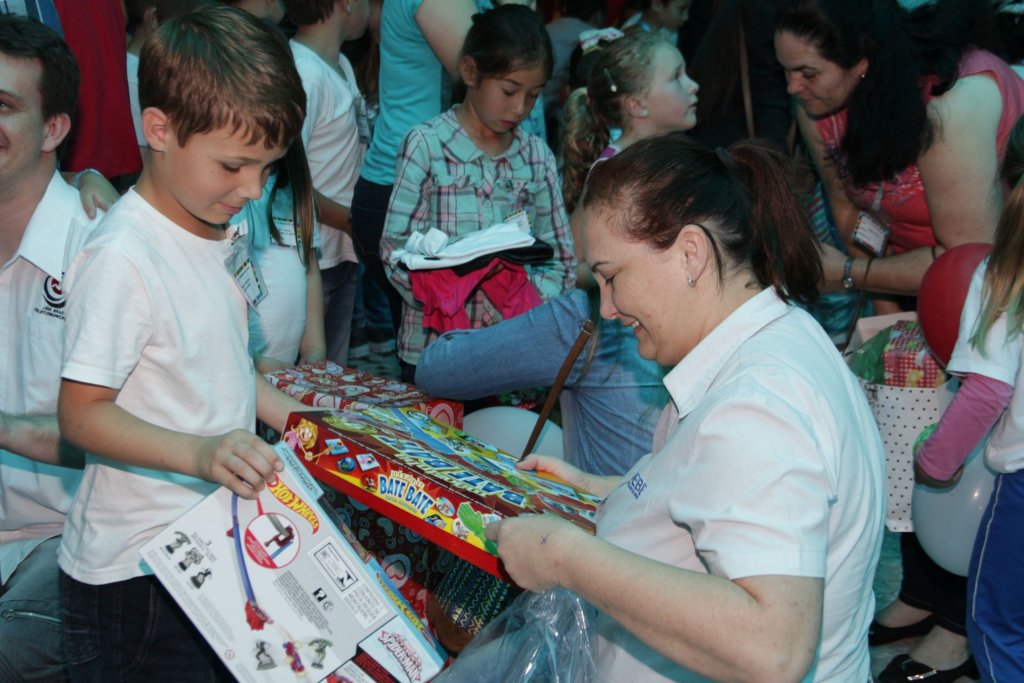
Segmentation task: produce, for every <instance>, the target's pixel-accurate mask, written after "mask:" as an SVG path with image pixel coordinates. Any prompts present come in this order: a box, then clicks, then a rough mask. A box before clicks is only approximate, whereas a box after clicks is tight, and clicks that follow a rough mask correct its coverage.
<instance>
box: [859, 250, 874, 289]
mask: <svg viewBox="0 0 1024 683" xmlns="http://www.w3.org/2000/svg"><path fill="white" fill-rule="evenodd" d="M874 262H875V257H874V256H869V257H868V264H867V265H866V266H864V278H863V279H862V280H861V281H860V288H861V289H867V288H868V273H870V272H871V264H872V263H874Z"/></svg>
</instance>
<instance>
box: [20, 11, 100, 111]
mask: <svg viewBox="0 0 1024 683" xmlns="http://www.w3.org/2000/svg"><path fill="white" fill-rule="evenodd" d="M0 53H2V54H4V55H6V56H7V57H13V58H15V59H36V60H39V63H40V64H41V65H42V67H43V75H42V77H41V78H40V79H39V93H40V95H41V96H42V100H43V120H48V119H50V118H53V117H54V116H56V115H57V114H67V115H68V116H72V115H74V113H75V105H76V104H78V82H79V78H80V77H79V73H78V61H77V60H76V59H75V56H74V55H73V54H72V53H71V49H70V48H69V47H68V44H67V43H65V42H64V39H63V38H61V37H60V36H59V35H58V34H57V32H56V31H54V30H53V29H51V28H50V27H48V26H46V25H45V24H41V23H39V22H38V21H36V20H34V19H29V18H28V17H23V16H18V15H14V14H0Z"/></svg>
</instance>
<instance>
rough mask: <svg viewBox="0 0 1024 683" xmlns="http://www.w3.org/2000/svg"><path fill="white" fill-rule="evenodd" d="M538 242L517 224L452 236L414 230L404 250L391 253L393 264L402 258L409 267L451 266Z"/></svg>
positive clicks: (428, 268)
mask: <svg viewBox="0 0 1024 683" xmlns="http://www.w3.org/2000/svg"><path fill="white" fill-rule="evenodd" d="M535 241H536V239H535V238H534V236H533V235H531V234H530V233H528V232H524V231H523V230H522V229H521V228H520V227H519V226H518V225H517V224H516V223H496V224H494V225H492V226H491V227H489V228H484V229H483V230H478V231H477V232H471V233H469V234H468V235H464V236H462V237H459V238H456V239H451V238H449V237H448V235H446V234H444V233H443V232H441V231H440V230H438V229H437V228H430V229H429V230H427V231H426V232H424V233H421V232H414V233H413V234H412V235H410V236H409V239H408V240H406V243H405V248H404V249H396V250H395V251H393V252H392V253H391V258H390V262H391V264H392V265H393V264H395V263H398V262H399V261H401V262H402V263H404V264H405V267H406V268H408V269H409V270H432V269H434V268H451V267H452V266H458V265H461V264H463V263H467V262H468V261H472V260H473V259H475V258H478V257H480V256H486V255H487V254H496V253H498V252H502V251H507V250H509V249H516V248H518V247H528V246H530V245H531V244H533V243H534V242H535Z"/></svg>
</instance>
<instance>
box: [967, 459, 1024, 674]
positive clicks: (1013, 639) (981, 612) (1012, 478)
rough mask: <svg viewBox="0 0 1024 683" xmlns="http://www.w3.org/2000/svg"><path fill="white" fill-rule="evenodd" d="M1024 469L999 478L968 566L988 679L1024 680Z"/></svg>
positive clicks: (974, 623) (976, 648)
mask: <svg viewBox="0 0 1024 683" xmlns="http://www.w3.org/2000/svg"><path fill="white" fill-rule="evenodd" d="M1022 524H1024V471H1018V472H1014V473H1012V474H1000V475H999V476H998V477H996V483H995V486H994V487H993V489H992V497H991V498H990V499H989V501H988V507H987V508H986V509H985V514H984V516H983V517H982V518H981V524H980V525H979V526H978V535H977V538H976V539H975V541H974V552H973V553H972V555H971V564H970V568H969V569H968V574H967V578H968V584H967V595H968V605H967V636H968V638H969V639H970V642H971V652H973V653H974V658H975V660H976V661H977V662H978V670H979V671H980V672H981V680H983V681H999V682H1002V681H1024V591H1022V590H1021V588H1020V582H1021V577H1022V576H1024V544H1022V543H1021V532H1020V530H1021V525H1022Z"/></svg>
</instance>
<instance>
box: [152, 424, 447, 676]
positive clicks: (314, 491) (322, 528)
mask: <svg viewBox="0 0 1024 683" xmlns="http://www.w3.org/2000/svg"><path fill="white" fill-rule="evenodd" d="M275 448H276V449H277V451H278V454H279V455H280V456H281V459H282V460H283V461H284V462H285V465H286V468H285V470H284V471H283V472H281V473H280V474H279V475H278V477H277V480H276V481H275V482H274V483H272V484H269V485H268V486H267V487H266V488H265V489H264V490H263V491H262V492H261V493H260V495H259V497H258V498H257V499H256V500H244V499H240V498H238V497H237V496H235V495H234V494H232V493H231V492H230V491H229V490H228V489H226V488H221V489H219V490H218V491H217V492H215V493H214V494H212V495H210V496H208V497H207V498H205V499H203V501H201V502H200V503H199V504H198V505H196V506H195V507H193V508H192V509H191V510H189V512H187V513H186V514H185V515H184V516H182V517H181V518H180V519H179V520H177V521H176V522H175V523H173V524H170V525H169V526H168V527H167V528H166V529H165V530H164V531H162V532H161V533H159V534H158V535H157V536H156V537H154V538H153V539H152V540H151V541H150V542H149V543H147V544H146V545H145V546H144V547H143V550H142V556H143V559H144V560H145V561H146V563H147V564H148V565H149V566H150V567H151V568H152V570H153V572H154V573H155V574H156V576H157V578H158V579H159V580H160V582H161V583H163V585H164V586H165V587H166V588H167V590H168V591H169V592H170V593H171V595H173V596H174V598H175V600H176V601H177V602H178V604H179V605H180V606H181V607H182V609H183V610H184V611H185V613H186V614H187V615H188V616H189V618H190V619H192V621H193V623H194V624H195V625H196V627H197V628H198V629H199V631H200V632H201V633H202V634H203V636H204V637H205V638H206V640H207V642H209V643H210V645H211V647H212V648H213V650H214V651H215V652H216V653H217V654H218V655H219V656H220V658H221V660H223V662H224V664H225V665H226V666H227V667H228V669H229V670H230V671H231V673H232V674H233V675H234V676H235V677H236V678H237V679H238V680H239V681H245V682H253V683H263V682H277V681H289V682H290V683H294V681H296V680H311V681H327V682H328V683H341V682H342V681H349V682H351V683H369V682H371V681H378V682H385V681H386V682H388V683H392V682H393V681H401V682H402V683H415V682H420V681H428V680H430V678H432V677H433V676H434V675H436V674H437V673H438V672H439V671H440V670H441V668H442V667H443V664H444V661H445V656H444V655H443V654H442V651H441V649H440V647H439V646H438V645H437V642H436V641H435V640H434V638H433V636H432V635H431V634H430V632H429V630H428V629H427V628H426V626H425V624H424V623H423V622H422V621H421V620H420V619H419V618H418V617H416V616H415V615H414V614H413V612H412V610H411V608H410V607H409V605H408V603H406V602H405V601H404V600H403V599H402V598H401V597H400V596H399V595H398V593H397V592H396V590H395V589H394V587H393V586H392V585H391V584H390V582H389V581H388V580H387V578H386V577H385V575H384V571H383V570H382V569H381V567H380V565H379V564H377V563H376V562H375V561H374V560H373V559H372V557H368V556H367V555H366V553H365V551H361V549H360V550H357V549H356V548H355V547H354V546H353V545H352V544H351V543H350V541H349V540H346V538H345V536H344V535H343V534H342V533H341V532H340V531H339V529H338V527H337V526H336V523H335V521H334V520H333V519H332V517H331V516H330V513H329V512H328V510H329V508H327V507H326V506H324V505H323V504H322V503H321V501H320V500H319V499H320V496H321V495H322V492H321V490H320V487H319V486H318V485H317V483H316V481H314V480H313V479H312V477H310V475H309V472H308V471H306V469H305V468H304V467H303V466H302V465H301V464H300V462H299V460H298V459H297V458H296V457H295V454H294V453H293V452H292V450H291V449H290V448H288V447H287V446H285V445H284V444H280V443H279V444H278V445H277V446H276V447H275Z"/></svg>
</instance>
